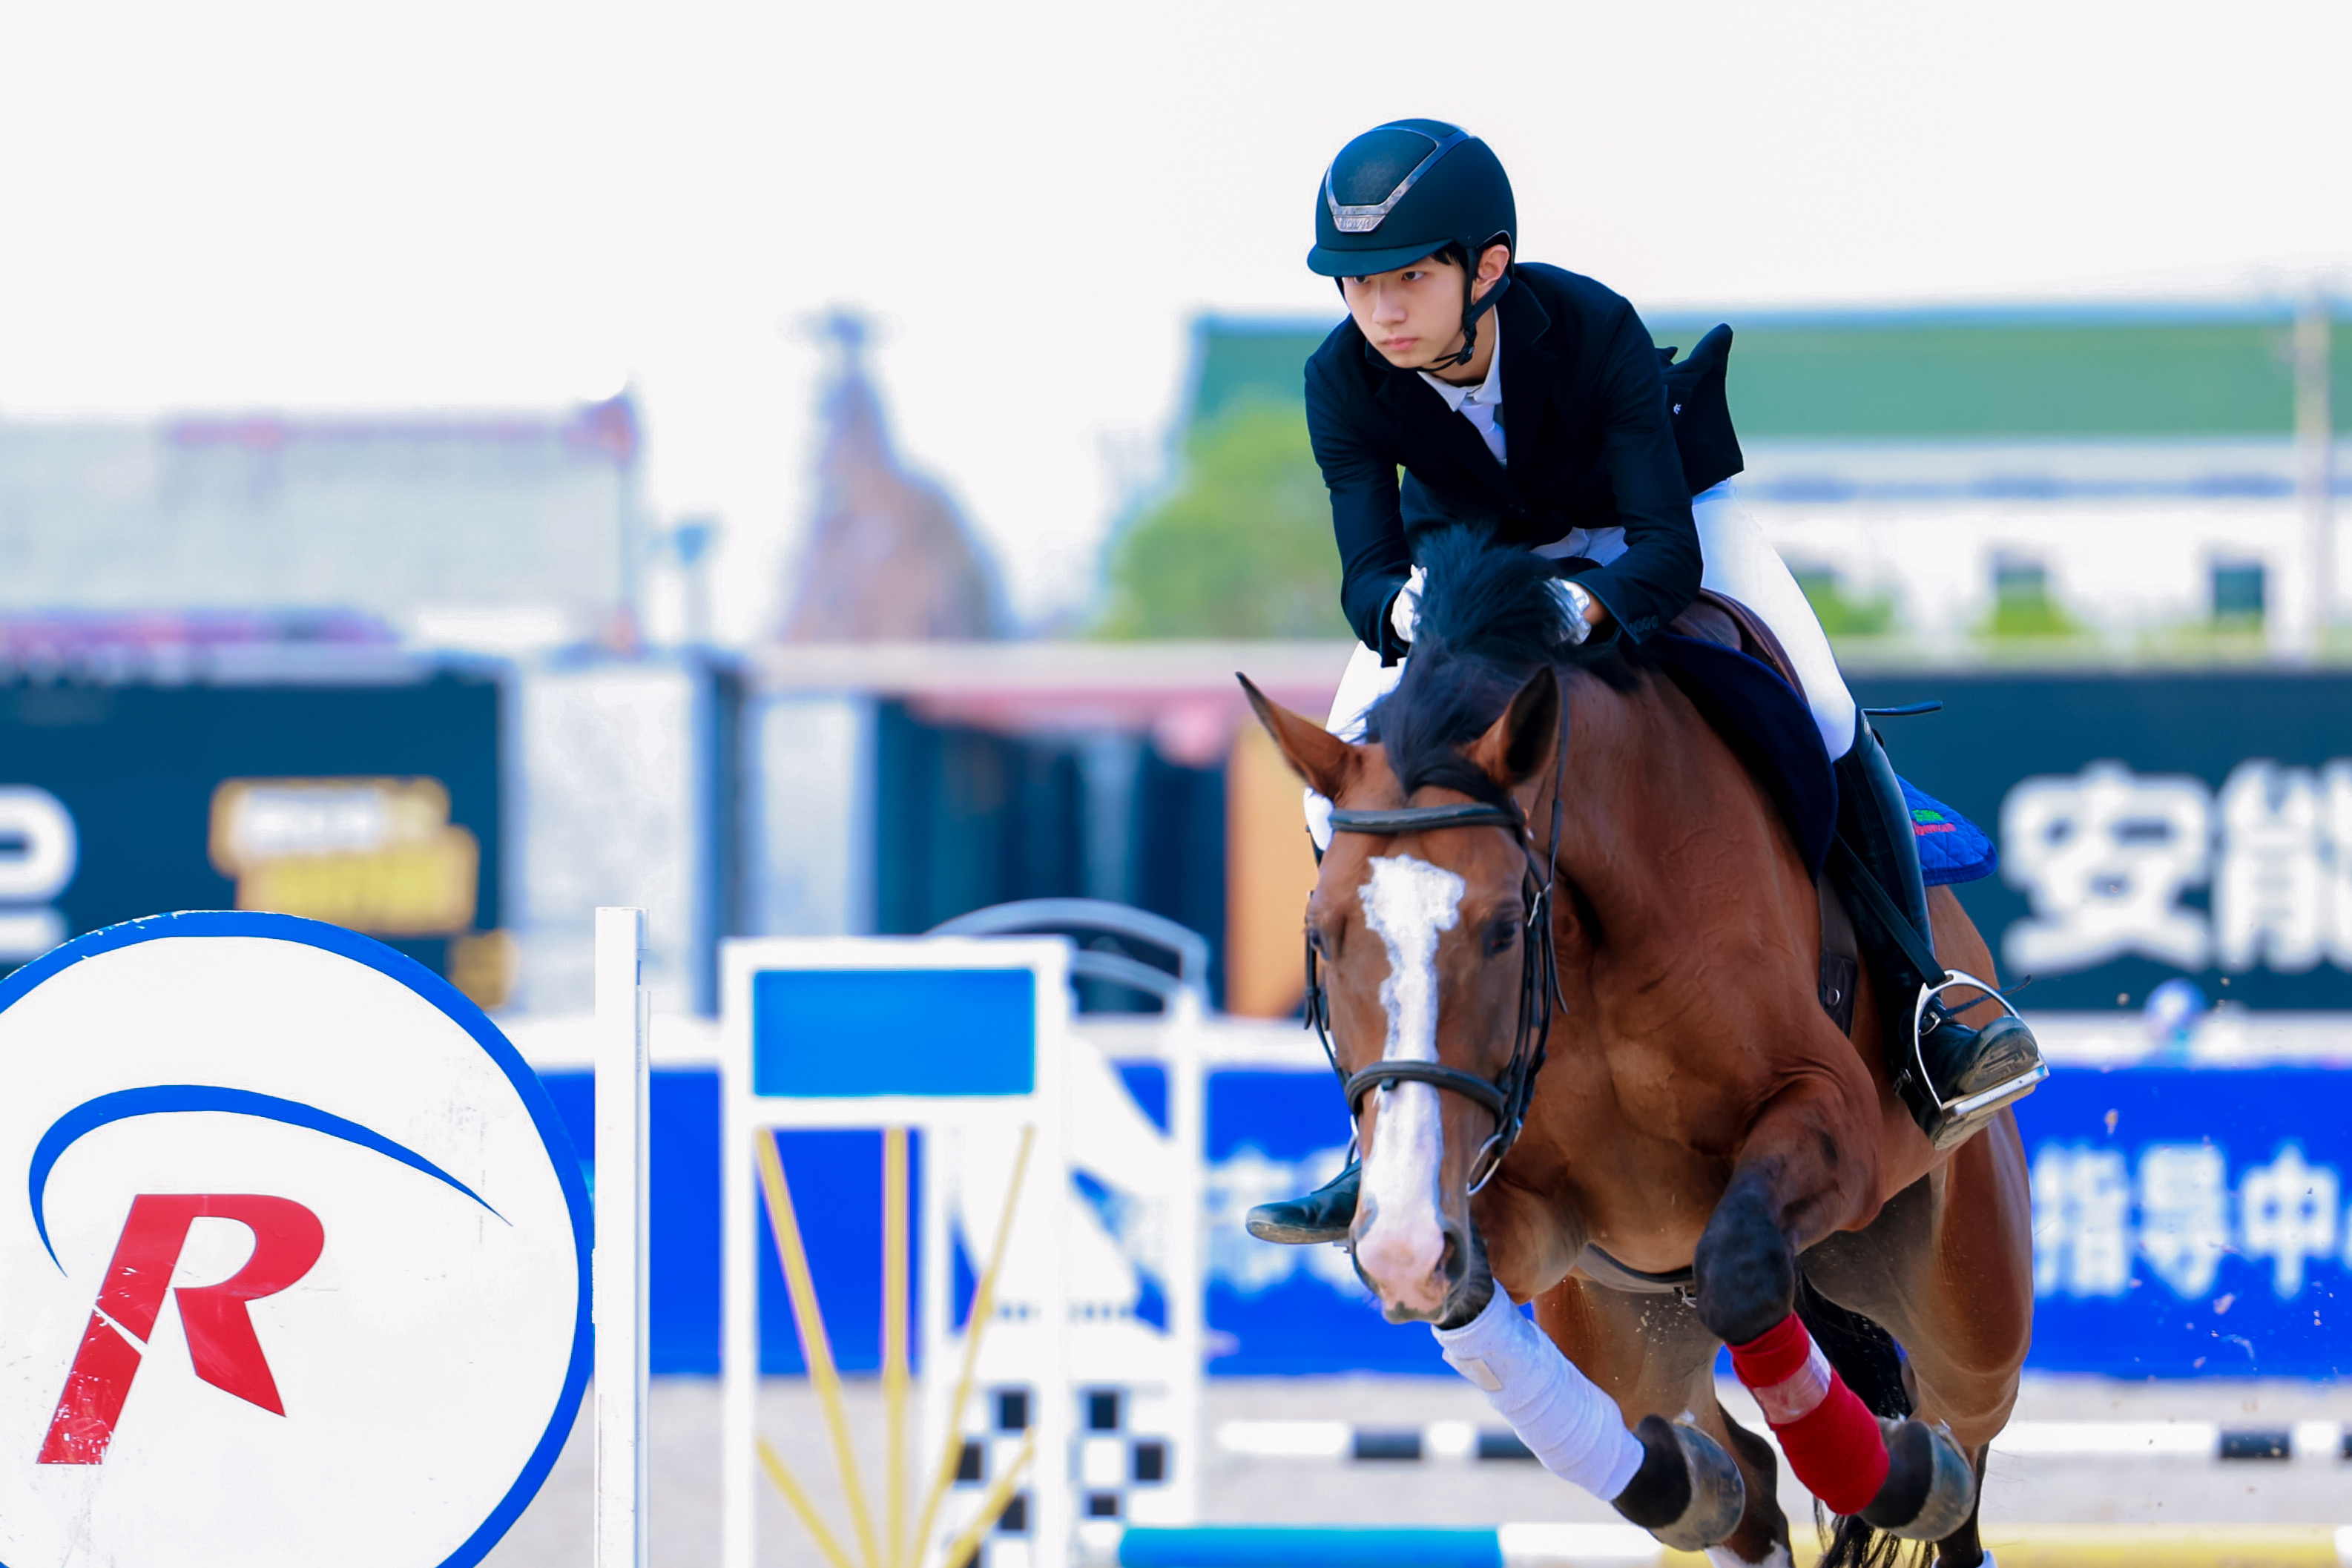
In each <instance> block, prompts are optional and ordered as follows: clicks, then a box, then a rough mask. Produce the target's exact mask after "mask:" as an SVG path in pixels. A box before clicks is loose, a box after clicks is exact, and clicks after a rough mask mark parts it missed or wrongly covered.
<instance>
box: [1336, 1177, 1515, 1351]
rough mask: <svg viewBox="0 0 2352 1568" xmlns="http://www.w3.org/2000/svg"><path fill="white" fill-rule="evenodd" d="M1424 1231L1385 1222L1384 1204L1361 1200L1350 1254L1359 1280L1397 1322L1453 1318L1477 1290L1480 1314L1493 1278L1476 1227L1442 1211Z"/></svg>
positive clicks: (1391, 1318)
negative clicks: (1382, 1215) (1406, 1229)
mask: <svg viewBox="0 0 2352 1568" xmlns="http://www.w3.org/2000/svg"><path fill="white" fill-rule="evenodd" d="M1419 1228H1420V1229H1421V1232H1422V1234H1419V1235H1412V1234H1410V1233H1406V1232H1403V1231H1402V1227H1399V1226H1393V1225H1391V1226H1386V1227H1383V1226H1381V1223H1380V1205H1379V1204H1378V1203H1377V1202H1375V1201H1374V1200H1372V1199H1371V1198H1370V1196H1367V1197H1365V1198H1364V1199H1363V1200H1362V1201H1361V1202H1360V1205H1359V1209H1358V1213H1357V1216H1356V1230H1355V1236H1354V1237H1353V1238H1352V1240H1351V1241H1350V1243H1349V1255H1350V1257H1352V1258H1353V1259H1354V1261H1355V1265H1356V1278H1358V1279H1361V1280H1362V1281H1363V1282H1364V1288H1365V1289H1368V1290H1370V1292H1371V1293H1372V1294H1373V1295H1374V1296H1376V1297H1378V1298H1379V1299H1380V1303H1381V1312H1382V1313H1383V1314H1384V1315H1385V1316H1386V1317H1387V1318H1388V1320H1389V1321H1391V1322H1392V1323H1412V1322H1430V1323H1441V1322H1451V1321H1454V1320H1455V1319H1456V1318H1458V1317H1459V1316H1460V1315H1461V1310H1462V1307H1463V1305H1464V1303H1465V1298H1466V1297H1467V1296H1468V1295H1470V1294H1472V1293H1475V1295H1476V1296H1477V1297H1478V1300H1476V1302H1475V1303H1473V1304H1472V1306H1471V1310H1472V1311H1473V1312H1474V1313H1475V1311H1476V1310H1478V1309H1480V1308H1483V1307H1484V1306H1485V1305H1486V1293H1487V1290H1488V1289H1491V1281H1490V1280H1489V1279H1488V1276H1487V1272H1486V1248H1485V1247H1484V1246H1482V1245H1481V1244H1480V1242H1479V1239H1478V1233H1477V1231H1476V1230H1475V1228H1473V1227H1472V1226H1469V1225H1468V1224H1466V1223H1465V1222H1464V1221H1462V1220H1458V1219H1455V1218H1454V1217H1452V1216H1451V1215H1439V1216H1438V1217H1437V1220H1436V1223H1435V1225H1434V1226H1423V1227H1419Z"/></svg>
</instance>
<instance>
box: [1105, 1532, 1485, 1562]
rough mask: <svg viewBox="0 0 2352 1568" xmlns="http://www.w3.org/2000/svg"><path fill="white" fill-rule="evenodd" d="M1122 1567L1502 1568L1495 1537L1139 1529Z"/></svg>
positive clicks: (1129, 1539) (1126, 1540)
mask: <svg viewBox="0 0 2352 1568" xmlns="http://www.w3.org/2000/svg"><path fill="white" fill-rule="evenodd" d="M1118 1561H1119V1568H1503V1545H1502V1540H1501V1538H1500V1537H1499V1536H1497V1535H1496V1533H1495V1531H1492V1530H1491V1529H1489V1530H1379V1529H1355V1528H1347V1527H1343V1526H1328V1525H1327V1526H1315V1525H1307V1526H1294V1527H1282V1526H1273V1525H1255V1524H1242V1525H1197V1526H1189V1527H1186V1528H1183V1529H1164V1530H1161V1529H1153V1528H1151V1527H1150V1526H1142V1525H1139V1526H1134V1527H1131V1528H1129V1530H1128V1531H1127V1533H1126V1534H1125V1535H1124V1536H1122V1537H1121V1538H1120V1540H1119V1543H1118Z"/></svg>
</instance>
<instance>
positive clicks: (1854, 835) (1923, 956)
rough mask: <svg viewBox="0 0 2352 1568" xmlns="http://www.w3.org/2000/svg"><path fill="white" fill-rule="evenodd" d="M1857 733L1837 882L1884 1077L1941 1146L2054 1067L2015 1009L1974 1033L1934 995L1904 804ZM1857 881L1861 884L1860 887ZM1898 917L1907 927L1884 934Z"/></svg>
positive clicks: (1844, 766) (1847, 776)
mask: <svg viewBox="0 0 2352 1568" xmlns="http://www.w3.org/2000/svg"><path fill="white" fill-rule="evenodd" d="M1854 726H1855V730H1856V731H1857V732H1856V734H1855V736H1854V743H1853V749H1852V750H1850V751H1848V752H1846V754H1845V755H1844V756H1843V757H1840V758H1839V759H1838V761H1837V783H1838V837H1839V838H1840V839H1841V840H1842V841H1843V844H1844V846H1845V847H1847V848H1848V849H1850V850H1851V851H1852V852H1853V857H1852V859H1850V860H1849V859H1846V858H1845V857H1843V856H1840V857H1837V858H1838V859H1839V860H1840V861H1841V862H1842V865H1841V869H1842V870H1843V872H1844V873H1845V874H1844V875H1843V876H1842V877H1841V878H1840V885H1841V886H1842V887H1843V889H1844V891H1845V895H1846V902H1847V904H1848V905H1849V906H1850V911H1849V912H1851V913H1852V914H1853V916H1854V926H1855V931H1856V934H1857V935H1858V936H1859V937H1860V938H1861V940H1862V943H1863V946H1864V950H1865V951H1866V952H1867V953H1868V955H1869V957H1870V960H1871V963H1872V965H1873V967H1874V969H1875V970H1876V971H1877V974H1878V977H1879V980H1880V982H1881V984H1880V987H1879V991H1880V1001H1879V1008H1880V1011H1881V1012H1882V1014H1884V1016H1885V1038H1886V1064H1887V1070H1888V1071H1889V1072H1890V1073H1891V1074H1892V1075H1893V1076H1894V1079H1895V1089H1896V1090H1897V1091H1898V1092H1899V1093H1900V1094H1901V1095H1902V1096H1903V1102H1904V1104H1905V1105H1906V1106H1908V1107H1909V1108H1910V1110H1911V1115H1912V1118H1913V1120H1915V1121H1917V1122H1918V1123H1919V1130H1920V1131H1922V1132H1925V1133H1926V1134H1927V1141H1928V1142H1930V1143H1932V1144H1934V1145H1935V1146H1936V1147H1937V1148H1938V1149H1948V1148H1950V1147H1952V1146H1953V1145H1954V1144H1956V1143H1958V1142H1961V1141H1962V1140H1964V1139H1966V1138H1967V1137H1968V1136H1969V1134H1970V1133H1972V1132H1974V1131H1976V1130H1977V1129H1978V1128H1979V1127H1981V1126H1983V1125H1984V1124H1985V1123H1986V1122H1988V1121H1991V1120H1992V1118H1993V1116H1994V1115H1995V1114H1996V1113H1997V1112H1998V1111H1999V1110H2000V1108H2001V1107H2002V1106H2004V1105H2007V1104H2009V1103H2010V1102H2011V1100H2018V1099H2021V1097H2023V1096H2024V1095H2026V1094H2027V1093H2029V1092H2031V1091H2032V1089H2033V1086H2034V1085H2036V1084H2038V1083H2040V1082H2041V1081H2042V1079H2044V1078H2046V1077H2048V1076H2049V1071H2050V1069H2049V1068H2047V1067H2045V1066H2043V1065H2042V1047H2040V1046H2039V1045H2037V1044H2035V1042H2034V1038H2033V1031H2032V1030H2031V1029H2029V1028H2027V1027H2026V1026H2025V1023H2024V1021H2023V1020H2022V1019H2021V1018H2019V1017H2017V1016H2015V1015H2014V1014H2010V1013H2004V1014H2003V1015H2002V1016H2000V1017H1999V1018H1996V1019H1994V1020H1993V1021H1992V1022H1991V1023H1990V1024H1987V1025H1985V1026H1983V1027H1982V1028H1971V1027H1970V1026H1968V1025H1966V1024H1963V1023H1961V1022H1960V1021H1959V1019H1958V1018H1957V1017H1955V1016H1953V1015H1952V1012H1951V1010H1950V1009H1949V1008H1948V1007H1946V1006H1945V1005H1944V993H1943V992H1942V991H1941V990H1940V989H1937V987H1940V986H1942V985H1943V984H1945V983H1946V982H1947V981H1948V980H1949V979H1950V974H1949V973H1948V971H1946V970H1945V969H1944V967H1943V966H1942V965H1941V964H1940V963H1936V964H1933V967H1932V969H1931V968H1930V967H1929V963H1930V961H1932V960H1933V958H1934V954H1935V942H1936V938H1935V931H1934V928H1933V927H1932V926H1931V925H1930V924H1929V923H1928V920H1927V883H1926V882H1925V880H1924V879H1922V878H1921V876H1920V872H1919V843H1918V838H1917V837H1916V834H1915V832H1914V831H1913V826H1912V821H1911V809H1910V806H1909V805H1908V804H1907V803H1906V801H1905V800H1904V798H1903V785H1902V784H1901V783H1900V782H1899V781H1897V780H1896V778H1895V765H1894V764H1893V763H1890V762H1888V761H1887V758H1886V752H1885V748H1884V747H1882V746H1880V744H1879V743H1878V737H1877V735H1876V734H1875V733H1874V732H1873V731H1872V730H1871V728H1870V725H1869V723H1868V722H1867V721H1864V720H1862V719H1860V718H1859V717H1857V718H1856V720H1855V721H1854ZM1864 877H1866V878H1867V879H1868V881H1869V884H1870V885H1869V887H1867V888H1864V887H1862V886H1859V885H1857V884H1858V883H1859V882H1860V879H1862V878H1864ZM1873 892H1877V893H1879V894H1882V895H1883V897H1882V898H1878V899H1874V898H1873V897H1872V896H1871V894H1872V893H1873ZM1896 920H1899V921H1901V922H1902V924H1903V926H1904V927H1905V928H1906V929H1905V930H1902V931H1895V930H1890V929H1888V926H1889V924H1890V923H1891V922H1893V921H1896ZM1922 987H1927V988H1929V994H1928V996H1927V1005H1926V1006H1925V1007H1924V1008H1920V1009H1919V1011H1918V1026H1917V1032H1916V1035H1915V1034H1914V1032H1913V1027H1912V1015H1913V1009H1914V1008H1915V1007H1916V1006H1917V1004H1918V1001H1919V994H1920V990H1921V988H1922ZM1968 1006H1969V1004H1963V1005H1961V1009H1960V1010H1961V1011H1963V1012H1965V1011H1967V1010H1968ZM1923 1069H1924V1074H1925V1077H1924V1079H1923V1077H1922V1072H1923Z"/></svg>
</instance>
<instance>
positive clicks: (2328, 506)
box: [2294, 289, 2336, 658]
mask: <svg viewBox="0 0 2352 1568" xmlns="http://www.w3.org/2000/svg"><path fill="white" fill-rule="evenodd" d="M2330 314H2331V310H2330V304H2329V300H2328V298H2327V296H2326V293H2325V292H2323V291H2322V290H2320V289H2313V290H2312V291H2311V293H2310V294H2309V295H2308V296H2307V297H2305V300H2304V305H2303V309H2302V310H2301V311H2300V312H2298V313H2297V315H2296V316H2295V321H2294V445H2295V487H2294V488H2295V493H2296V498H2297V499H2298V500H2300V501H2301V502H2302V508H2301V510H2302V512H2303V529H2304V540H2305V552H2304V561H2305V571H2307V572H2308V573H2309V574H2310V587H2309V593H2310V609H2309V610H2308V612H2307V614H2308V615H2309V616H2310V617H2311V632H2310V643H2309V647H2310V650H2311V654H2312V657H2313V658H2319V657H2322V656H2324V655H2325V654H2326V651H2327V629H2328V626H2329V623H2330V622H2332V621H2333V620H2334V619H2335V616H2336V517H2335V497H2334V496H2333V495H2332V494H2331V493H2330V492H2331V491H2332V490H2333V489H2335V479H2336V476H2335V463H2334V461H2333V459H2334V457H2335V444H2336V431H2335V421H2334V416H2333V413H2332V410H2331V409H2330V407H2329V402H2330V399H2329V397H2328V390H2329V389H2328V379H2329V377H2328V370H2329V365H2328V360H2329V357H2330V356H2329V347H2330V345H2329V342H2328V338H2329V335H2330V334H2329V328H2330V326H2331V323H2330V321H2329V320H2328V317H2329V315H2330Z"/></svg>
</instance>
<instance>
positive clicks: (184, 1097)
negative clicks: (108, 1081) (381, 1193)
mask: <svg viewBox="0 0 2352 1568" xmlns="http://www.w3.org/2000/svg"><path fill="white" fill-rule="evenodd" d="M192 1110H212V1111H223V1112H226V1113H227V1114H229V1115H231V1116H257V1117H260V1118H261V1119H262V1120H263V1121H282V1122H284V1123H285V1124H286V1125H287V1126H289V1127H307V1128H309V1129H310V1131H313V1132H323V1133H325V1134H326V1135H327V1136H328V1137H330V1138H340V1139H341V1140H342V1141H343V1142H346V1143H356V1144H358V1145H359V1146H360V1147H361V1148H362V1149H367V1150H372V1151H373V1152H376V1153H378V1154H382V1155H383V1156H384V1157H386V1158H387V1159H392V1160H397V1161H399V1162H400V1163H402V1164H404V1165H406V1166H408V1167H409V1168H410V1169H411V1170H415V1171H422V1172H423V1173H425V1174H426V1175H428V1176H431V1177H432V1178H433V1179H434V1180H436V1181H438V1182H446V1184H449V1185H450V1186H453V1187H455V1188H457V1190H458V1191H459V1192H461V1193H463V1194H466V1195H467V1197H469V1198H471V1199H473V1200H474V1201H475V1202H476V1203H478V1204H480V1205H482V1207H484V1208H485V1209H489V1212H490V1213H491V1214H492V1215H497V1217H498V1218H499V1219H500V1220H504V1219H505V1218H506V1215H501V1214H499V1211H498V1210H496V1209H494V1208H490V1205H488V1203H487V1202H485V1201H484V1199H483V1197H482V1194H479V1193H478V1192H476V1191H475V1190H474V1189H473V1188H471V1187H469V1186H467V1184H465V1183H463V1182H461V1181H459V1180H458V1179H457V1177H455V1176H453V1175H451V1174H450V1173H448V1172H446V1171H445V1170H443V1169H442V1168H441V1167H440V1166H438V1165H436V1164H435V1163H433V1162H432V1161H430V1160H428V1159H426V1158H425V1156H424V1155H422V1154H420V1153H418V1152H416V1151H415V1150H414V1149H411V1148H408V1147H407V1146H405V1145H404V1144H400V1143H395V1142H393V1141H392V1140H391V1139H389V1138H387V1137H385V1136H384V1135H383V1133H381V1132H377V1131H373V1130H372V1129H370V1128H366V1127H362V1126H361V1125H360V1124H359V1123H358V1122H356V1121H346V1120H344V1119H343V1118H342V1117H340V1116H336V1115H334V1114H332V1113H331V1112H329V1111H324V1110H320V1109H319V1108H318V1107H317V1106H315V1105H305V1104H303V1103H302V1102H301V1101H300V1100H280V1099H279V1098H278V1096H276V1095H274V1094H256V1093H254V1092H253V1091H252V1090H251V1089H223V1088H220V1087H218V1086H216V1085H214V1084H204V1083H159V1084H155V1085H152V1087H150V1088H146V1089H119V1090H117V1091H116V1092H114V1093H112V1094H101V1095H100V1096H99V1097H98V1098H97V1099H96V1100H84V1101H83V1102H82V1103H81V1104H79V1105H77V1106H75V1107H74V1108H73V1109H72V1110H68V1111H67V1112H66V1113H65V1114H64V1115H63V1116H60V1117H58V1119H57V1121H54V1122H52V1123H50V1125H49V1130H48V1131H47V1132H44V1133H42V1134H41V1141H40V1142H39V1143H37V1144H36V1145H35V1146H34V1149H33V1168H32V1172H31V1174H30V1175H29V1176H28V1178H27V1179H26V1191H27V1194H28V1195H29V1196H30V1197H31V1199H32V1204H33V1228H34V1229H36V1230H37V1231H39V1232H40V1234H41V1246H42V1247H43V1248H44V1249H45V1250H46V1251H47V1253H48V1255H49V1261H50V1262H52V1263H56V1264H57V1266H58V1272H59V1273H63V1272H64V1271H65V1265H64V1263H62V1262H60V1261H59V1260H58V1249H57V1248H56V1247H52V1246H50V1245H49V1221H48V1215H47V1212H46V1211H45V1208H44V1195H45V1194H47V1191H48V1185H49V1169H50V1167H51V1166H53V1165H55V1164H56V1163H58V1160H59V1159H60V1158H62V1157H63V1156H64V1154H65V1152H66V1151H67V1150H68V1149H70V1148H72V1147H73V1146H74V1144H75V1142H77V1141H79V1139H81V1138H82V1137H84V1136H86V1135H87V1134H89V1133H92V1132H95V1131H98V1130H99V1129H100V1128H101V1127H105V1126H109V1125H110V1124H111V1123H113V1122H117V1121H128V1120H129V1119H130V1118H131V1117H134V1116H164V1115H169V1114H171V1113H173V1112H175V1111H192Z"/></svg>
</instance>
